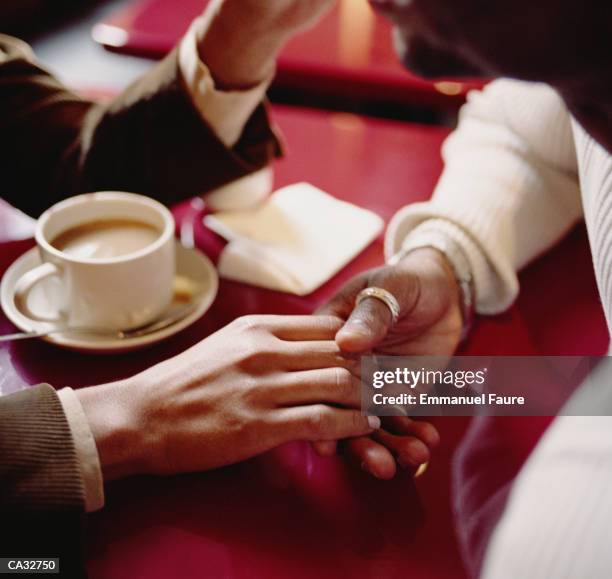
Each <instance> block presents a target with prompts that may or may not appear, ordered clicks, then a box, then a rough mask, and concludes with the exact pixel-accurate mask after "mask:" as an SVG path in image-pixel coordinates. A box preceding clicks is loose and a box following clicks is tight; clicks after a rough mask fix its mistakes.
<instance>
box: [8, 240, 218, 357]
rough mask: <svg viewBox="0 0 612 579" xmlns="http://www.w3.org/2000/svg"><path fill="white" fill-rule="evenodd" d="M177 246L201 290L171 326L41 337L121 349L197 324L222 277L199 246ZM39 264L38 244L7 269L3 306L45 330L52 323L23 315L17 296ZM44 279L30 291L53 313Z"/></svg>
mask: <svg viewBox="0 0 612 579" xmlns="http://www.w3.org/2000/svg"><path fill="white" fill-rule="evenodd" d="M175 248H176V273H177V275H180V276H183V277H186V278H188V279H189V280H191V281H193V282H194V283H195V284H196V286H197V288H198V292H197V293H196V295H194V296H193V298H192V301H193V303H194V304H195V308H194V310H193V311H192V312H191V313H190V314H188V315H187V316H185V317H184V318H182V319H180V320H178V321H177V322H176V323H174V324H172V325H171V326H168V327H167V328H163V329H161V330H158V331H157V332H152V333H151V334H147V335H146V336H135V337H133V338H125V339H119V338H113V337H105V336H99V335H94V334H82V333H80V334H76V333H73V334H70V333H65V334H52V335H50V336H47V337H45V338H41V339H43V340H45V341H46V342H50V343H52V344H56V345H57V346H61V347H64V348H68V349H71V350H78V351H81V352H101V353H102V352H109V353H110V352H121V351H127V350H135V349H137V348H142V347H144V346H149V345H151V344H154V343H156V342H159V341H161V340H163V339H165V338H168V337H169V336H173V335H174V334H176V333H177V332H180V331H181V330H183V329H185V328H186V327H187V326H190V325H191V324H193V323H194V322H195V321H196V320H198V319H199V318H200V317H201V316H202V315H203V314H204V313H205V312H206V311H207V310H208V309H209V308H210V306H211V305H212V303H213V301H214V300H215V297H216V295H217V290H218V287H219V278H218V276H217V271H216V269H215V267H214V265H213V264H212V262H211V261H210V259H208V257H206V256H205V255H204V254H203V253H201V252H199V251H198V250H196V249H187V248H185V247H183V246H182V245H181V244H180V243H178V242H177V243H176V246H175ZM39 264H40V257H39V253H38V248H36V247H34V248H33V249H31V250H30V251H27V252H26V253H24V254H23V255H22V256H21V257H19V258H18V259H17V260H15V262H14V263H13V264H12V265H11V266H10V267H9V268H8V269H7V270H6V273H5V274H4V277H3V278H2V282H1V283H0V305H1V306H2V310H3V311H4V313H5V314H6V316H7V317H8V319H9V320H11V322H13V324H15V325H16V326H17V327H18V328H19V329H20V330H21V331H23V332H31V331H36V330H44V329H46V328H48V327H49V324H46V323H44V322H36V321H34V320H31V319H30V318H27V317H25V316H24V315H22V314H21V313H20V312H19V311H18V310H17V309H16V308H15V304H14V300H13V294H14V288H15V284H16V282H17V280H18V279H19V278H20V277H21V276H22V275H23V274H24V273H26V272H27V271H29V270H31V269H33V268H34V267H36V266H37V265H39ZM52 281H53V280H50V282H52ZM44 283H45V282H41V283H40V284H38V286H37V287H35V288H34V289H33V290H32V293H31V294H30V295H31V297H30V305H31V307H32V309H33V310H34V311H36V312H41V313H42V312H45V313H46V314H47V315H48V314H49V313H51V314H53V310H54V306H53V305H52V304H50V303H49V301H48V299H47V297H46V295H45V292H44V288H43V287H42V286H43V284H44ZM184 306H185V302H179V301H175V302H173V303H172V304H171V305H170V308H169V310H168V313H171V312H172V310H173V308H180V307H184Z"/></svg>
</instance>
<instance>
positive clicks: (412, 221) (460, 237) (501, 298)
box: [385, 203, 519, 314]
mask: <svg viewBox="0 0 612 579" xmlns="http://www.w3.org/2000/svg"><path fill="white" fill-rule="evenodd" d="M438 213H439V211H438V210H437V208H434V207H433V206H431V204H428V203H418V204H414V205H410V206H408V207H405V208H404V209H402V210H400V211H399V213H397V214H396V215H395V217H393V219H392V220H391V222H390V224H389V227H388V228H387V235H386V239H385V255H386V257H387V259H390V258H391V256H393V255H395V254H396V253H397V252H398V251H399V250H400V249H401V248H402V246H403V244H404V243H405V241H406V239H407V237H408V236H410V237H411V238H412V237H413V236H420V235H427V236H430V235H432V234H434V233H435V234H436V235H443V236H446V237H448V238H450V239H451V240H452V241H453V242H454V243H455V244H457V245H458V246H459V247H460V248H461V249H462V251H463V253H464V254H465V256H466V258H467V259H468V261H469V264H470V269H471V272H472V276H473V280H474V290H475V294H476V302H475V309H476V311H477V312H478V313H479V314H498V313H500V312H503V311H505V310H506V309H508V308H509V307H510V306H511V305H512V303H513V302H514V300H515V299H516V296H517V295H518V290H519V286H518V278H517V275H516V272H514V271H512V270H510V269H508V268H507V267H505V265H504V264H494V263H493V262H492V261H490V259H489V258H488V256H487V253H486V252H485V251H484V249H483V248H481V247H480V245H479V244H478V243H477V242H476V241H475V238H474V237H472V236H471V235H469V234H468V233H467V231H466V230H465V229H464V228H463V227H461V226H460V225H458V224H457V223H456V222H455V221H453V220H452V219H449V218H446V217H441V216H440V215H438Z"/></svg>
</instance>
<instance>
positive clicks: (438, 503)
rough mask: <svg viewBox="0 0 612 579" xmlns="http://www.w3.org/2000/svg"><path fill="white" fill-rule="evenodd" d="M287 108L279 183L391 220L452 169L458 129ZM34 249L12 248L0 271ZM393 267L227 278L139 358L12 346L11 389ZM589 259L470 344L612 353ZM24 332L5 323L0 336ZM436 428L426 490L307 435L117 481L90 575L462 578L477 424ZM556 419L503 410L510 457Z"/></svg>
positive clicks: (576, 247)
mask: <svg viewBox="0 0 612 579" xmlns="http://www.w3.org/2000/svg"><path fill="white" fill-rule="evenodd" d="M274 116H275V119H276V120H277V122H278V124H279V125H280V127H281V128H282V130H283V132H284V134H285V136H286V138H287V142H288V144H289V146H288V156H287V158H286V159H284V160H282V161H280V162H278V163H277V165H276V181H277V183H276V184H277V185H278V186H282V185H285V184H288V183H292V182H296V181H299V180H308V181H310V182H312V183H313V184H315V185H317V186H319V187H321V188H323V189H325V190H326V191H328V192H329V193H331V194H333V195H335V196H337V197H339V198H342V199H346V200H350V201H352V202H354V203H357V204H359V205H362V206H364V207H367V208H369V209H372V210H373V211H376V212H377V213H379V214H380V215H381V216H382V217H384V218H385V219H388V218H389V217H390V216H391V215H392V214H393V213H394V212H395V211H396V210H397V209H398V208H399V207H400V206H402V205H404V204H406V203H409V202H413V201H418V200H423V199H426V198H428V197H429V195H430V194H431V191H432V189H433V187H434V185H435V182H436V180H437V177H438V174H439V172H440V170H441V160H440V156H439V149H440V145H441V142H442V140H443V139H444V137H445V136H446V130H445V129H441V128H435V127H425V126H419V125H410V124H400V123H395V122H390V121H380V120H371V119H365V118H359V117H355V116H351V115H346V114H331V113H324V112H316V111H309V110H301V109H292V108H283V107H276V108H275V111H274ZM191 211H192V210H191V208H190V206H189V204H188V203H184V204H182V205H180V206H178V207H176V208H175V216H176V217H177V221H179V222H180V221H181V220H182V219H184V218H187V217H190V216H189V213H190V212H191ZM197 240H198V245H199V246H200V247H201V248H203V249H204V250H205V251H206V252H207V253H209V255H211V256H212V257H213V258H214V257H215V255H218V253H219V251H220V249H221V247H222V242H221V241H220V240H219V239H218V238H217V237H215V236H214V235H213V234H211V233H210V232H207V231H206V230H204V228H203V227H202V228H199V229H198V231H197ZM31 245H32V242H31V240H29V241H22V242H12V243H4V244H2V245H1V247H2V251H1V252H0V271H4V270H5V269H6V268H7V267H8V265H9V264H10V263H11V262H12V261H13V260H14V259H15V258H16V257H18V255H20V254H21V253H22V252H23V251H24V250H25V249H27V248H29V247H30V246H31ZM381 261H382V243H381V240H379V241H377V242H376V243H374V244H372V245H371V246H370V247H369V248H368V249H367V250H365V251H364V252H363V253H362V254H361V255H360V256H359V257H358V258H356V259H355V260H354V261H353V262H352V263H351V264H350V265H349V266H348V267H347V268H345V270H343V271H342V272H341V273H340V274H338V275H337V276H336V277H335V278H333V279H332V280H331V281H330V282H329V283H327V284H326V285H325V286H324V287H322V288H321V289H320V290H318V291H317V292H315V293H314V294H312V295H310V296H306V297H305V298H298V297H293V296H288V295H285V294H280V293H276V292H271V291H266V290H262V289H257V288H254V287H247V286H244V285H242V284H238V283H233V282H227V281H223V282H222V283H221V286H220V292H219V298H218V299H217V301H216V303H215V304H214V306H213V308H212V309H211V311H210V312H209V313H207V314H206V315H205V316H204V317H203V318H202V319H201V320H200V321H198V322H197V323H196V324H194V325H193V326H192V327H191V328H190V329H188V330H186V331H184V332H183V333H182V334H181V335H179V336H176V337H174V338H172V339H169V340H168V341H166V342H164V343H162V344H159V345H157V346H155V347H152V348H150V349H148V350H145V351H142V352H139V353H131V354H128V355H124V356H113V357H112V358H105V357H96V356H87V355H83V354H76V353H71V352H67V351H63V350H60V349H57V348H55V347H53V346H50V345H48V344H45V343H44V342H40V341H29V342H22V343H18V342H16V343H13V344H11V345H3V346H2V347H1V348H0V368H1V369H2V372H3V374H2V379H3V381H4V384H8V385H9V386H10V384H11V382H13V383H14V382H15V381H16V380H22V381H25V382H28V383H36V382H39V381H43V380H44V381H49V382H51V383H53V384H55V385H57V386H61V385H65V384H68V385H71V386H79V385H85V384H94V383H99V382H104V381H108V380H114V379H117V378H120V377H122V376H126V375H129V374H132V373H134V372H136V371H138V370H140V369H141V368H144V367H146V366H148V365H150V364H151V363H153V362H155V361H157V360H161V359H163V358H166V357H168V356H169V355H171V354H173V353H175V352H178V351H180V350H182V349H184V348H185V347H186V346H188V345H190V344H192V343H194V342H196V341H197V340H199V339H201V338H203V337H205V336H206V335H208V334H209V333H210V332H211V331H213V330H215V329H216V328H218V327H220V326H222V325H224V324H225V323H227V322H229V321H230V320H232V319H234V318H235V317H237V316H239V315H242V314H248V313H265V312H270V313H304V312H310V311H312V310H313V309H314V308H315V307H316V306H318V305H319V304H321V303H322V302H323V301H324V300H326V299H327V298H328V297H329V296H330V295H331V294H332V293H333V292H334V291H335V290H336V289H337V288H339V287H340V286H341V284H342V283H343V282H344V281H345V280H347V279H348V278H349V277H351V276H352V275H354V274H356V273H357V272H359V271H361V270H363V269H366V268H369V267H371V266H374V265H378V264H380V263H381ZM590 263H591V262H590V256H589V252H588V247H587V242H586V236H585V234H584V231H583V229H582V228H579V229H577V230H576V231H574V232H573V233H572V234H571V235H570V236H569V237H568V239H566V240H565V241H564V242H563V243H562V244H561V245H560V246H559V247H558V248H557V249H556V250H554V251H553V252H551V253H549V254H548V255H547V256H545V257H543V258H542V259H540V260H538V262H536V263H535V264H534V265H532V266H531V267H529V268H528V269H527V270H526V271H525V272H524V273H523V275H522V276H521V278H522V286H523V291H522V294H521V297H520V298H519V300H518V302H517V304H516V305H515V306H514V307H513V308H512V309H511V310H510V311H509V312H508V313H507V314H505V315H503V316H498V317H495V318H488V319H481V320H479V321H478V322H477V324H476V327H475V328H474V331H473V333H472V336H471V338H470V341H469V343H468V344H467V345H466V346H465V348H464V353H466V354H474V355H475V354H483V355H492V354H500V355H504V354H507V355H510V354H521V355H536V354H549V355H555V354H568V355H569V354H600V353H603V352H604V351H605V347H606V343H607V332H606V328H605V322H604V320H603V316H602V312H601V307H600V305H599V302H598V299H597V293H596V288H595V283H594V279H593V274H592V268H591V265H590ZM551 288H553V289H552V290H551ZM11 329H12V326H11V324H10V323H9V322H8V321H7V320H6V318H4V317H0V331H2V332H7V331H10V330H11ZM436 423H437V425H438V427H439V430H440V432H441V436H442V445H441V448H440V449H439V450H438V451H437V452H436V455H435V458H434V460H433V461H432V464H431V467H430V470H429V471H428V473H427V474H426V475H425V476H424V477H422V478H421V479H419V480H418V481H417V482H416V484H414V483H413V481H412V480H411V479H410V478H409V477H408V475H407V474H406V473H402V474H401V475H400V476H398V477H397V478H396V479H395V480H393V481H391V482H382V481H376V480H373V479H371V478H370V477H369V476H368V475H366V474H365V473H363V472H361V471H360V470H359V469H357V468H355V467H352V466H350V465H347V464H345V463H344V461H342V460H341V459H340V458H331V459H321V458H319V457H317V456H315V455H314V454H313V452H312V451H311V450H310V448H309V447H308V446H307V445H305V444H301V443H295V444H290V445H286V446H284V447H281V448H279V449H277V450H275V451H272V452H269V453H267V454H265V455H262V456H261V457H258V458H256V459H253V460H250V461H247V462H245V463H242V464H240V465H236V466H233V467H230V468H225V469H221V470H218V471H216V472H210V473H202V474H193V475H188V476H177V477H172V478H166V479H154V478H136V479H132V480H127V481H121V482H117V483H114V484H112V485H110V486H109V488H108V492H107V506H106V508H105V509H104V510H103V511H102V512H100V513H97V514H95V515H93V516H91V517H90V519H89V526H88V536H87V541H86V543H87V553H88V569H89V572H90V574H91V577H92V578H94V579H95V578H112V579H123V578H126V579H127V578H130V579H138V578H143V579H144V578H147V579H150V578H169V577H190V578H191V577H207V578H215V579H216V578H220V577H227V578H236V579H243V578H244V579H246V578H249V579H252V578H261V579H275V578H278V579H281V578H283V579H284V578H287V577H293V578H295V579H299V578H312V577H317V578H318V579H324V578H327V577H329V578H332V577H333V578H334V579H335V578H338V577H351V578H364V579H366V578H367V579H373V578H385V579H395V578H398V579H399V578H405V577H411V578H414V579H421V578H422V579H426V578H427V579H431V578H436V579H438V578H439V579H446V578H448V579H460V578H463V577H465V572H464V570H463V564H462V560H461V557H460V554H459V550H458V546H457V540H456V535H455V524H456V523H455V521H454V520H453V516H452V512H451V502H450V470H451V466H452V461H453V452H454V449H455V448H456V445H457V443H458V441H459V440H460V439H461V436H462V434H463V433H464V431H465V428H466V426H467V424H468V419H465V418H438V419H436ZM546 423H547V421H546V420H544V421H543V420H540V419H528V418H516V419H505V425H506V428H509V429H513V430H514V433H515V435H516V446H515V447H514V451H515V455H516V456H515V457H509V460H513V461H514V462H515V463H516V464H519V463H520V462H521V461H522V460H524V457H525V456H526V455H527V453H528V452H529V450H530V449H531V448H532V446H533V444H535V441H536V440H537V438H538V436H539V435H540V433H541V432H542V430H543V428H544V427H545V425H546ZM459 522H460V523H461V521H459Z"/></svg>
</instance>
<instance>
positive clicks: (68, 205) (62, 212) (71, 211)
mask: <svg viewBox="0 0 612 579" xmlns="http://www.w3.org/2000/svg"><path fill="white" fill-rule="evenodd" d="M35 237H36V243H37V245H38V249H39V252H40V256H41V261H42V262H43V263H42V264H41V265H40V266H38V267H36V268H34V269H33V270H31V271H29V272H28V273H26V274H25V275H23V276H22V278H21V279H20V280H18V282H17V284H16V288H15V305H16V306H17V308H18V310H19V311H20V312H21V313H22V314H23V315H25V316H27V317H29V318H32V319H34V320H38V321H45V322H56V323H61V324H62V325H68V326H71V327H88V328H106V329H113V330H129V329H131V328H135V327H139V326H142V325H145V324H147V323H149V322H151V321H153V320H154V319H156V318H157V317H159V316H160V315H161V314H162V313H163V312H164V310H165V309H167V308H168V306H169V305H170V302H171V301H172V295H173V281H174V275H175V262H174V219H173V218H172V214H171V213H170V212H169V211H168V209H167V208H166V207H164V206H163V205H162V204H160V203H158V202H157V201H155V200H153V199H150V198H148V197H144V196H142V195H135V194H132V193H119V192H101V193H90V194H86V195H79V196H76V197H72V198H70V199H67V200H65V201H62V202H61V203H58V204H57V205H54V206H53V207H51V208H50V209H49V210H47V211H46V212H45V213H44V214H43V215H42V216H41V217H40V219H39V220H38V223H37V226H36V236H35ZM43 280H47V281H46V283H44V284H43V287H42V288H41V289H43V290H44V291H45V293H46V294H47V298H48V301H49V302H50V303H52V304H54V305H55V306H56V308H55V309H56V312H54V314H56V315H53V316H49V317H42V316H41V315H40V314H39V313H36V312H32V311H31V310H30V308H29V307H28V296H29V294H30V292H31V290H32V289H33V288H34V287H35V286H36V285H38V284H39V283H41V282H43Z"/></svg>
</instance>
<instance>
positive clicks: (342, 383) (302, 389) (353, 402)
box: [274, 367, 361, 409]
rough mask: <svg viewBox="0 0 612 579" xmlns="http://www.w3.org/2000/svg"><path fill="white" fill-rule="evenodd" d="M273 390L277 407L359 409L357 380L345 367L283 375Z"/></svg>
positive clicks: (359, 389) (358, 384) (359, 382)
mask: <svg viewBox="0 0 612 579" xmlns="http://www.w3.org/2000/svg"><path fill="white" fill-rule="evenodd" d="M277 380H278V381H280V385H278V386H275V387H274V395H275V399H276V401H277V404H278V405H279V406H297V405H299V404H317V403H326V404H339V405H342V406H344V407H347V408H355V409H358V408H360V407H361V381H360V380H359V379H358V378H356V377H355V376H353V374H351V372H350V371H349V370H347V369H346V368H338V367H336V368H323V369H318V370H307V371H303V372H285V373H283V374H281V375H279V377H278V378H277Z"/></svg>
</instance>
